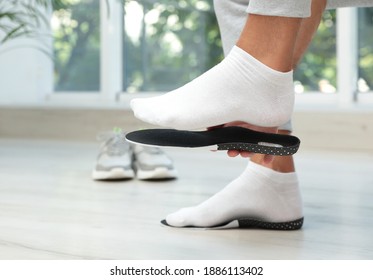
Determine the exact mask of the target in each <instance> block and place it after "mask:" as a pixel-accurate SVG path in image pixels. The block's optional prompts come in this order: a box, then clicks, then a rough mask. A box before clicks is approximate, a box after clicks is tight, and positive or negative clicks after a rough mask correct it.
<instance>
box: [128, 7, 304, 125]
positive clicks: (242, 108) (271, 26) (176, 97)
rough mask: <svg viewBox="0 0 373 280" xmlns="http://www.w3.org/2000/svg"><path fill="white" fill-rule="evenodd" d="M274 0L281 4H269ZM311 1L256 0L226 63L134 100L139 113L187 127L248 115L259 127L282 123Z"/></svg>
mask: <svg viewBox="0 0 373 280" xmlns="http://www.w3.org/2000/svg"><path fill="white" fill-rule="evenodd" d="M272 2H273V3H275V4H276V5H278V6H279V9H275V8H276V7H277V6H276V5H268V3H272ZM252 3H253V4H252ZM283 3H287V5H289V9H288V12H289V15H288V16H286V15H285V16H282V13H283V12H284V7H285V6H286V5H283ZM308 4H310V0H271V1H262V0H253V1H252V2H250V5H249V9H248V11H249V12H251V11H253V12H255V13H258V14H251V15H250V17H248V20H247V23H246V25H245V27H244V29H243V32H242V33H241V36H240V39H239V40H238V42H237V46H235V47H233V49H232V50H231V52H230V53H229V55H228V56H227V57H226V58H225V59H224V60H223V61H222V62H221V63H219V64H218V65H217V66H215V67H213V68H212V69H210V70H209V71H208V72H206V73H205V74H203V75H202V76H200V77H198V78H197V79H195V80H193V81H192V82H190V83H188V84H187V85H185V86H183V87H181V88H179V89H177V90H175V91H172V92H170V93H167V94H164V95H162V96H159V97H154V98H146V99H144V98H140V99H139V98H138V99H134V100H132V102H131V106H132V108H133V110H134V113H135V115H136V116H137V117H138V118H140V119H141V120H143V121H146V122H149V123H152V124H155V125H160V126H166V127H173V128H177V129H188V130H189V129H197V128H203V127H211V126H215V125H221V124H224V123H227V122H231V121H244V122H247V123H250V124H253V125H255V126H257V127H258V128H257V129H258V130H260V129H261V128H260V127H266V128H268V127H277V126H278V125H281V124H283V123H284V122H286V121H287V120H289V119H290V115H291V113H292V110H293V102H294V94H293V73H292V71H291V68H292V60H293V55H294V44H295V41H296V38H297V35H298V31H299V28H300V26H301V22H302V18H300V17H301V16H307V15H308V14H309V11H308V8H307V6H308ZM261 5H262V7H261ZM267 8H268V11H267V10H266V9H267ZM297 8H299V9H297ZM270 9H273V15H272V14H271V13H270V12H271V10H270ZM303 10H304V11H303ZM266 12H268V13H266ZM264 131H267V130H264Z"/></svg>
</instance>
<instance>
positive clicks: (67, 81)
mask: <svg viewBox="0 0 373 280" xmlns="http://www.w3.org/2000/svg"><path fill="white" fill-rule="evenodd" d="M52 30H53V36H54V45H53V46H54V54H55V78H54V84H55V91H57V92H59V91H74V92H77V91H97V92H98V91H99V90H100V1H97V0H66V1H63V4H61V6H59V7H57V8H56V9H55V10H54V13H53V17H52Z"/></svg>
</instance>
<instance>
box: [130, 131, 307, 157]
mask: <svg viewBox="0 0 373 280" xmlns="http://www.w3.org/2000/svg"><path fill="white" fill-rule="evenodd" d="M126 139H127V140H128V141H129V142H132V143H137V144H143V145H151V146H161V147H183V148H199V147H207V146H213V145H217V149H218V150H240V151H249V152H254V153H260V154H269V155H292V154H295V153H296V152H297V150H298V148H299V145H300V140H299V139H298V138H297V137H295V136H290V135H281V134H274V133H264V132H258V131H254V130H250V129H247V128H243V127H238V126H231V127H222V128H216V129H212V130H208V131H186V130H175V129H145V130H138V131H133V132H130V133H128V134H127V135H126Z"/></svg>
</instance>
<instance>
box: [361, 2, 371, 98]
mask: <svg viewBox="0 0 373 280" xmlns="http://www.w3.org/2000/svg"><path fill="white" fill-rule="evenodd" d="M358 18H359V19H358V20H359V79H358V89H359V91H360V92H368V91H373V8H362V9H359V17H358Z"/></svg>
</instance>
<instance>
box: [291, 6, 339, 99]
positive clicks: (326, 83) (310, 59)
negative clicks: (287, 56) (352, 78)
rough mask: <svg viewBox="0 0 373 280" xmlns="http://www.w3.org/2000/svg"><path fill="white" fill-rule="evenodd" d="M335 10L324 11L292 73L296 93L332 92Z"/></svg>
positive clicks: (334, 78) (334, 87)
mask: <svg viewBox="0 0 373 280" xmlns="http://www.w3.org/2000/svg"><path fill="white" fill-rule="evenodd" d="M336 72H337V71H336V11H335V10H332V11H325V13H324V16H323V18H322V21H321V23H320V26H319V28H318V31H317V34H315V37H314V39H313V41H312V43H311V45H310V46H309V48H308V51H307V52H306V53H305V55H304V57H303V59H302V61H301V62H300V63H299V65H298V68H297V70H296V71H295V75H294V86H295V91H296V92H297V93H303V92H307V91H313V92H315V91H319V92H321V93H334V92H336V87H337V85H336V84H337V83H336V80H337V73H336Z"/></svg>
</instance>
